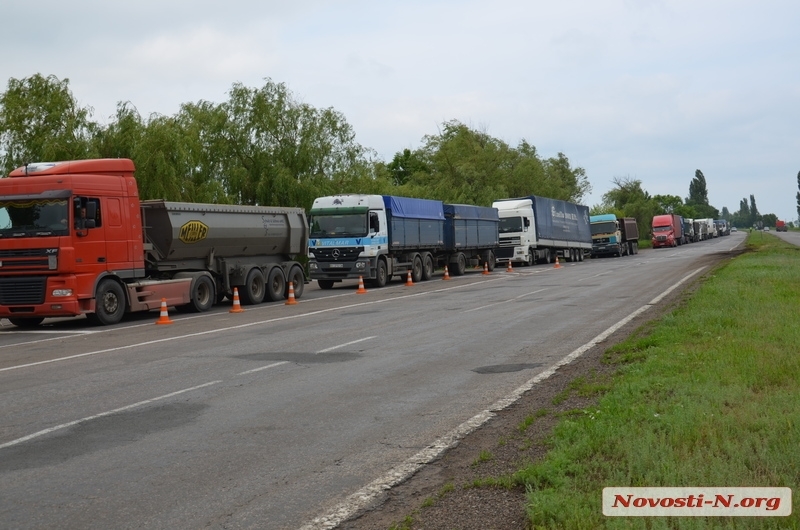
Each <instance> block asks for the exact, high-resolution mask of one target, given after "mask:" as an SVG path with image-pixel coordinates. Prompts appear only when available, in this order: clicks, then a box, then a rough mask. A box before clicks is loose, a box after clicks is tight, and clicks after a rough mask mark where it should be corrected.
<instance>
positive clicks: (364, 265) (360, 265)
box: [356, 261, 367, 270]
mask: <svg viewBox="0 0 800 530" xmlns="http://www.w3.org/2000/svg"><path fill="white" fill-rule="evenodd" d="M366 268H367V263H366V262H365V261H357V262H356V269H359V270H364V269H366Z"/></svg>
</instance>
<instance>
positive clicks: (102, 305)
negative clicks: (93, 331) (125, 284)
mask: <svg viewBox="0 0 800 530" xmlns="http://www.w3.org/2000/svg"><path fill="white" fill-rule="evenodd" d="M124 314H125V291H123V290H122V286H121V285H120V284H118V283H117V282H115V281H114V280H102V281H100V284H99V285H98V286H97V293H96V294H95V308H94V313H89V314H88V315H86V317H87V318H88V319H89V320H90V321H91V322H92V323H94V324H99V325H102V326H109V325H111V324H117V323H118V322H119V321H120V320H122V316H123V315H124Z"/></svg>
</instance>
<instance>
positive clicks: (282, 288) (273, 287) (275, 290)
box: [267, 267, 297, 302]
mask: <svg viewBox="0 0 800 530" xmlns="http://www.w3.org/2000/svg"><path fill="white" fill-rule="evenodd" d="M286 289H287V287H286V277H285V276H284V275H283V269H281V268H280V267H272V269H271V270H270V271H269V276H267V296H268V297H269V299H270V300H271V301H273V302H277V301H278V300H283V295H284V294H285V293H286ZM287 296H288V295H287ZM295 296H297V294H295Z"/></svg>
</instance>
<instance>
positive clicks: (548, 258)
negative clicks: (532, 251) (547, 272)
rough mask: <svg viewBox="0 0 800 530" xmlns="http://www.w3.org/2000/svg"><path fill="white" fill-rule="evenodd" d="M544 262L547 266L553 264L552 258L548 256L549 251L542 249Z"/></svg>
mask: <svg viewBox="0 0 800 530" xmlns="http://www.w3.org/2000/svg"><path fill="white" fill-rule="evenodd" d="M544 262H545V263H546V264H548V265H550V263H552V262H553V256H552V255H551V254H550V249H549V248H546V249H544Z"/></svg>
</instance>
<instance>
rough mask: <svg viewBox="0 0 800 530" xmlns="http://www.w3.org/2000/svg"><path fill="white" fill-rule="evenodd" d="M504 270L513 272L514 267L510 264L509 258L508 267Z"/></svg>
mask: <svg viewBox="0 0 800 530" xmlns="http://www.w3.org/2000/svg"><path fill="white" fill-rule="evenodd" d="M506 272H514V268H513V267H512V266H511V260H508V267H506Z"/></svg>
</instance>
